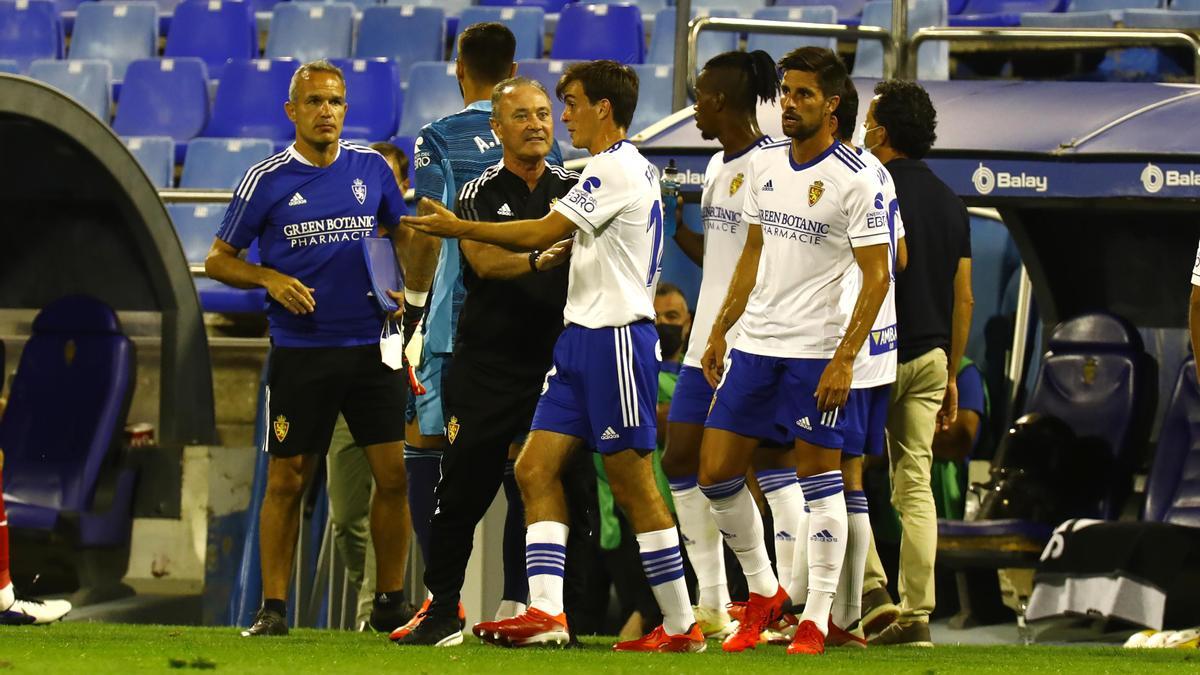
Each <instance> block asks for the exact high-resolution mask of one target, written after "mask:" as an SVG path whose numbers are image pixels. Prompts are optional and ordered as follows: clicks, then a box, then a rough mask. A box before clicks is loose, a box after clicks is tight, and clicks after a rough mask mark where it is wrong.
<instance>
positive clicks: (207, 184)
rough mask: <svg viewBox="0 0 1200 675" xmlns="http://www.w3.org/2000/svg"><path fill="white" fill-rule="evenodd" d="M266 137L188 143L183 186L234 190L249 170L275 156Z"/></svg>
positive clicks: (210, 139)
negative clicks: (272, 154)
mask: <svg viewBox="0 0 1200 675" xmlns="http://www.w3.org/2000/svg"><path fill="white" fill-rule="evenodd" d="M273 149H274V145H273V144H272V142H271V141H270V140H268V139H265V138H195V139H192V140H191V142H189V143H188V151H187V157H186V158H185V159H184V161H183V175H181V176H180V178H179V187H181V188H200V189H207V190H232V189H234V188H235V187H237V184H238V182H239V181H241V180H242V176H243V175H245V173H246V169H249V168H250V167H251V166H252V165H254V164H256V163H258V162H260V161H262V160H263V159H266V158H267V157H269V156H270V155H271V152H272V150H273Z"/></svg>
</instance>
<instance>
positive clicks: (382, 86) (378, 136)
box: [333, 59, 400, 141]
mask: <svg viewBox="0 0 1200 675" xmlns="http://www.w3.org/2000/svg"><path fill="white" fill-rule="evenodd" d="M333 63H334V65H336V66H337V67H339V68H341V69H342V73H343V74H344V75H345V77H346V103H347V104H348V106H349V107H348V108H347V109H346V119H345V122H343V125H342V137H343V138H347V139H350V138H364V139H367V140H369V141H382V140H387V139H389V138H391V137H392V134H394V133H396V124H397V121H398V120H397V115H398V114H399V111H400V106H399V105H398V103H399V101H398V100H397V98H398V97H399V96H400V79H399V78H398V77H396V66H395V64H393V63H392V62H390V61H388V60H386V59H369V60H368V59H354V60H337V61H334V62H333Z"/></svg>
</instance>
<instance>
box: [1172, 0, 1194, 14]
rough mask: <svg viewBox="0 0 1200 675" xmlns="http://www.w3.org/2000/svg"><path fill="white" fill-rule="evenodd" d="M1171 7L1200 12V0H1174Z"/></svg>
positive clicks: (1183, 10)
mask: <svg viewBox="0 0 1200 675" xmlns="http://www.w3.org/2000/svg"><path fill="white" fill-rule="evenodd" d="M1171 9H1172V10H1175V11H1177V12H1200V0H1173V1H1172V2H1171Z"/></svg>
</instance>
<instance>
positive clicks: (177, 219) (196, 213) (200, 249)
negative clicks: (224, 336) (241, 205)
mask: <svg viewBox="0 0 1200 675" xmlns="http://www.w3.org/2000/svg"><path fill="white" fill-rule="evenodd" d="M167 213H168V214H170V216H171V223H172V224H173V225H174V226H175V234H176V235H178V236H179V244H180V245H181V246H182V247H183V254H184V257H186V258H187V261H188V264H189V265H196V266H199V265H203V264H204V258H205V257H206V256H207V255H208V250H209V248H210V247H211V246H212V243H213V238H214V237H216V236H217V230H218V229H219V228H220V226H221V219H222V218H223V217H224V215H225V209H224V207H222V206H221V205H219V204H168V205H167ZM246 260H248V261H249V262H253V263H257V262H258V261H259V255H258V242H257V241H256V242H253V243H251V244H250V246H249V248H248V249H247V250H246ZM192 279H193V280H194V281H195V283H196V295H198V296H199V298H200V307H201V309H203V310H204V311H206V312H218V313H222V314H258V313H262V312H263V311H264V308H265V307H266V302H267V291H266V289H263V288H251V289H243V288H233V287H232V286H226V285H225V284H223V283H221V282H219V281H215V280H213V279H209V278H208V277H206V276H204V275H202V274H196V275H193V277H192Z"/></svg>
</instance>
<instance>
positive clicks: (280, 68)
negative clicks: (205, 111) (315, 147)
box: [202, 59, 300, 141]
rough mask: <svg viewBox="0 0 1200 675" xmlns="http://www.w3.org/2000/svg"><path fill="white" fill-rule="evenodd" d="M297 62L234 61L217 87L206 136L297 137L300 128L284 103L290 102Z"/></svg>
mask: <svg viewBox="0 0 1200 675" xmlns="http://www.w3.org/2000/svg"><path fill="white" fill-rule="evenodd" d="M299 67H300V64H299V63H297V62H296V61H280V60H271V59H254V60H242V59H234V60H232V61H230V62H229V63H228V64H227V65H226V66H225V75H224V77H222V78H221V85H220V86H219V87H217V97H216V101H215V102H214V103H213V111H212V117H210V118H209V121H208V127H206V128H205V129H204V133H203V134H202V135H203V136H212V137H217V138H270V139H271V140H275V141H284V140H287V139H291V138H295V136H296V127H295V125H293V124H292V123H291V121H290V120H288V118H287V114H286V113H285V112H284V110H283V104H284V103H285V102H287V99H288V87H289V86H290V85H291V81H292V74H293V73H295V72H296V69H297V68H299Z"/></svg>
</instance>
